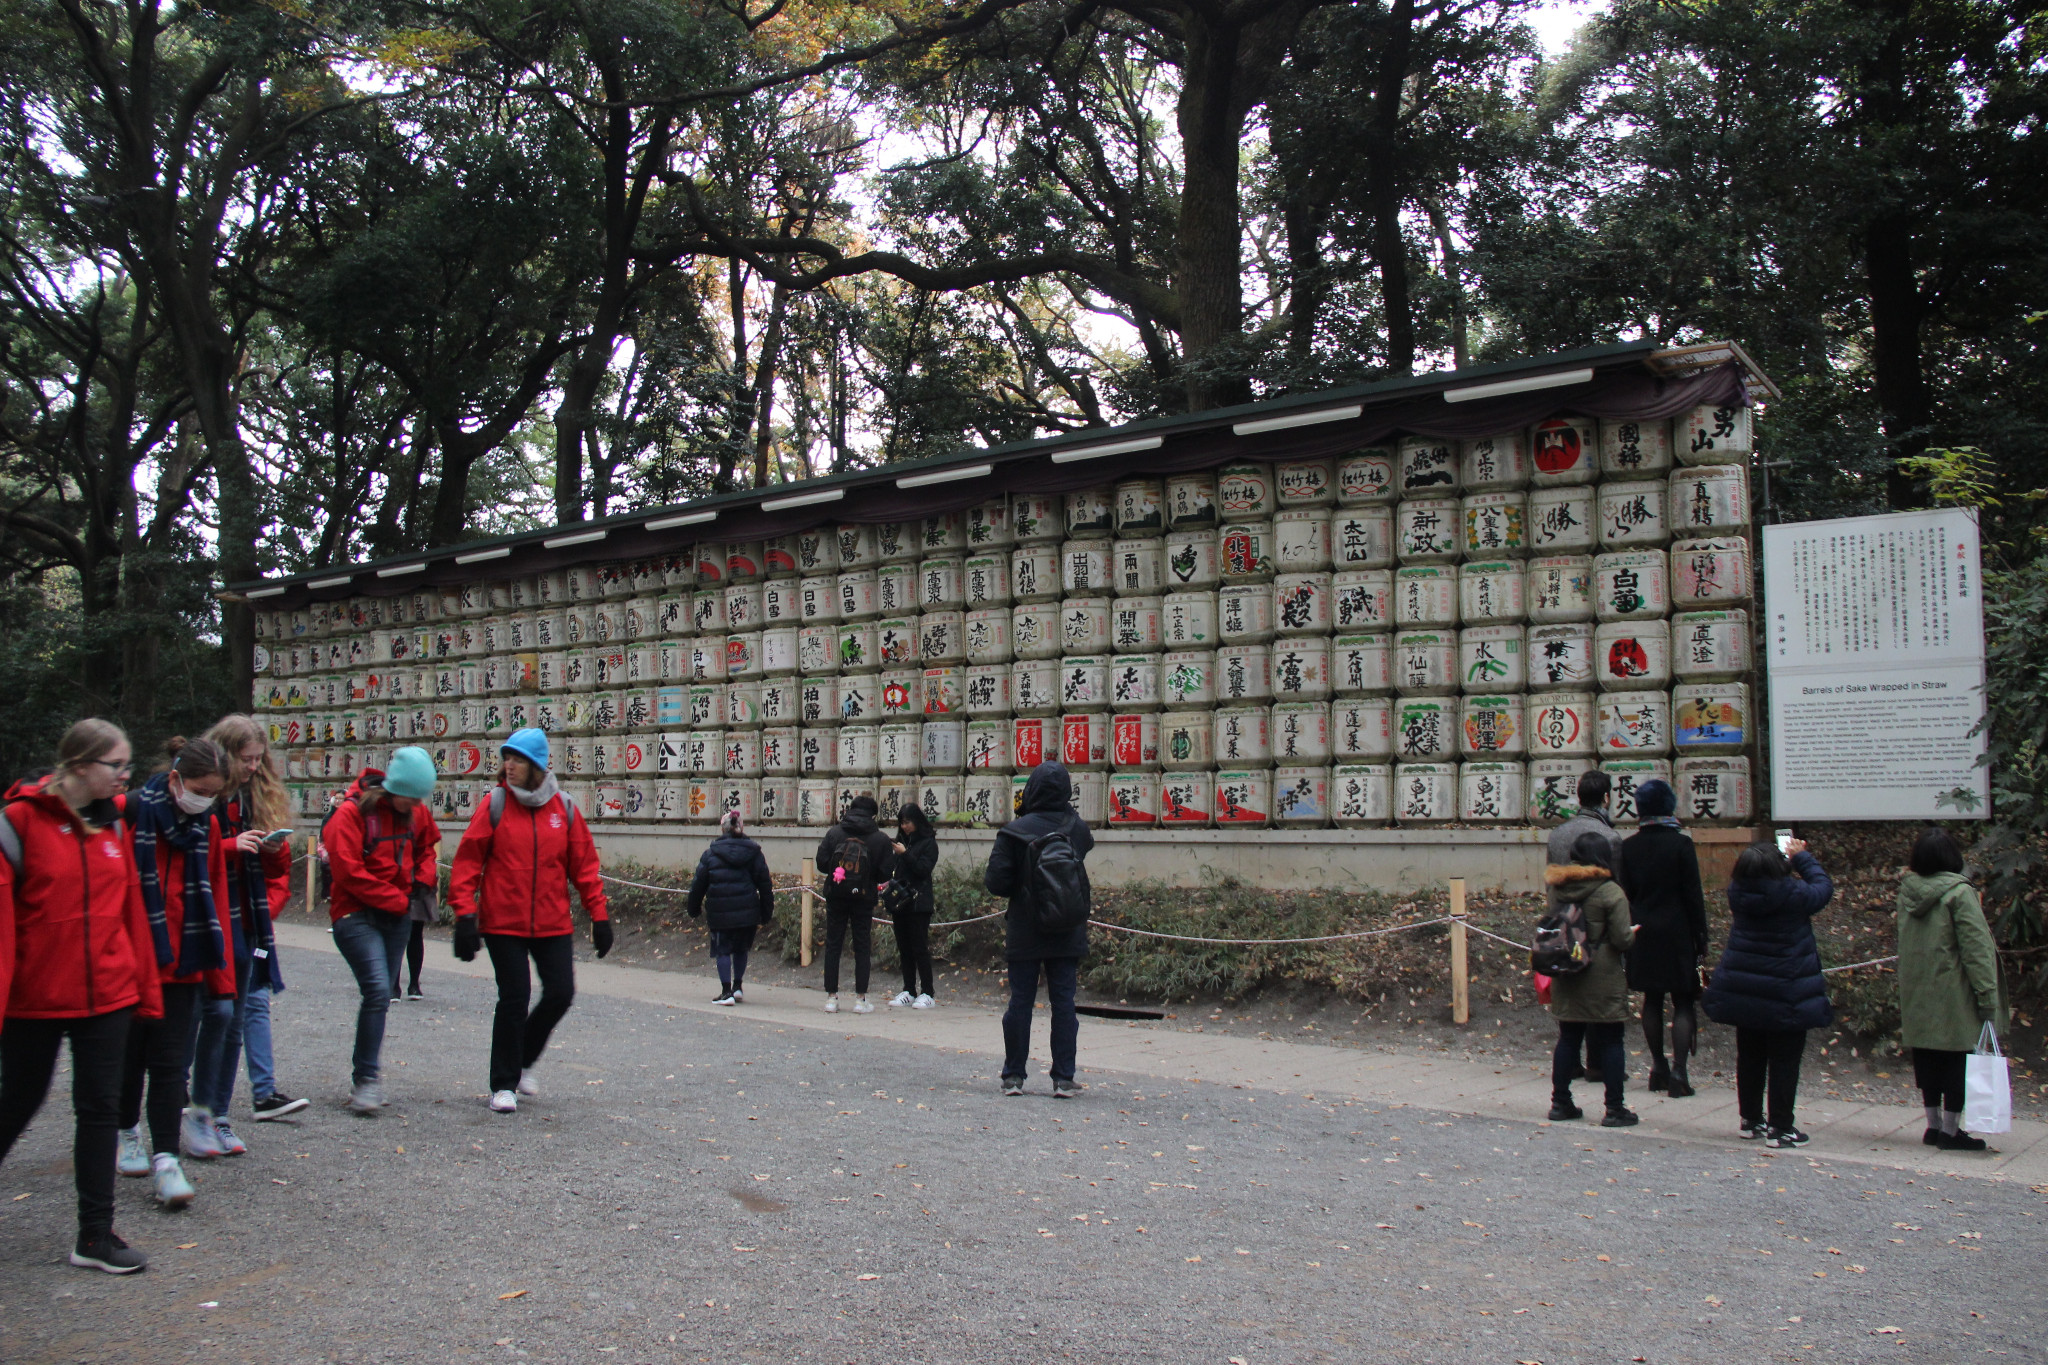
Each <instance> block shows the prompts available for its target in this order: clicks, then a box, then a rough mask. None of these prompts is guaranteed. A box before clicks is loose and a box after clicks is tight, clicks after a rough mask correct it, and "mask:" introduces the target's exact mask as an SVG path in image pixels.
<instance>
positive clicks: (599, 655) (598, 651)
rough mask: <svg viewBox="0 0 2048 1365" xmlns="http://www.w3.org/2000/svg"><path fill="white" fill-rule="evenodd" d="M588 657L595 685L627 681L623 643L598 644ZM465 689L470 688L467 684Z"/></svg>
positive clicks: (624, 682)
mask: <svg viewBox="0 0 2048 1365" xmlns="http://www.w3.org/2000/svg"><path fill="white" fill-rule="evenodd" d="M590 658H591V661H592V662H593V663H595V664H596V666H597V685H598V686H599V687H600V688H608V687H610V688H616V687H623V686H624V685H625V684H626V683H627V682H628V681H629V679H628V677H627V673H628V669H627V666H626V647H625V646H624V645H622V644H609V645H599V646H598V647H597V648H595V649H593V650H591V651H590ZM465 690H470V689H468V686H467V684H465Z"/></svg>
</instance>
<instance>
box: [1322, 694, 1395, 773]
mask: <svg viewBox="0 0 2048 1365" xmlns="http://www.w3.org/2000/svg"><path fill="white" fill-rule="evenodd" d="M1394 706H1395V702H1394V701H1393V700H1392V699H1391V698H1388V697H1345V698H1342V699H1340V700H1338V701H1335V702H1332V703H1331V705H1330V752H1331V756H1332V757H1333V758H1335V759H1336V760H1337V761H1338V762H1340V763H1349V762H1354V761H1356V760H1359V759H1367V758H1387V757H1389V756H1390V755H1391V754H1392V753H1393V752H1394Z"/></svg>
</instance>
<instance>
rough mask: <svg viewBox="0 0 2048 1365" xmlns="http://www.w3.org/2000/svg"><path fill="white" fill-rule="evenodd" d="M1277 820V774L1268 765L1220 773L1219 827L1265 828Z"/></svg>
mask: <svg viewBox="0 0 2048 1365" xmlns="http://www.w3.org/2000/svg"><path fill="white" fill-rule="evenodd" d="M1272 823H1273V774H1272V773H1271V772H1270V771H1268V770H1266V769H1264V768H1236V769H1224V770H1221V771H1219V772H1218V773H1217V774H1216V827H1217V828H1218V829H1226V828H1228V829H1264V828H1265V827H1266V826H1268V825H1270V824H1272Z"/></svg>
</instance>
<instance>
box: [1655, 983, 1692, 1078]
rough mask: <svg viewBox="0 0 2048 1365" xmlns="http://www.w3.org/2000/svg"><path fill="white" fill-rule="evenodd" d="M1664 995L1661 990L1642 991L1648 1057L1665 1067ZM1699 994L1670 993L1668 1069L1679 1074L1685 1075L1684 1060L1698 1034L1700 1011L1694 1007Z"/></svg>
mask: <svg viewBox="0 0 2048 1365" xmlns="http://www.w3.org/2000/svg"><path fill="white" fill-rule="evenodd" d="M1664 995H1665V992H1663V991H1644V992H1643V1041H1644V1042H1645V1043H1647V1044H1649V1047H1650V1060H1652V1061H1653V1062H1655V1063H1656V1064H1657V1065H1658V1066H1660V1067H1661V1066H1664V1065H1665V1061H1664ZM1698 998H1699V997H1698V996H1693V995H1679V994H1677V993H1676V992H1673V993H1672V994H1671V1062H1670V1070H1671V1071H1672V1072H1673V1073H1674V1074H1675V1075H1678V1076H1681V1077H1682V1076H1685V1075H1686V1068H1685V1063H1686V1059H1687V1058H1689V1057H1691V1056H1692V1054H1693V1045H1694V1042H1695V1041H1696V1040H1697V1039H1698V1037H1699V1030H1700V1020H1699V1012H1698V1011H1697V1010H1696V1009H1694V1007H1693V1006H1694V1002H1695V1001H1696V1000H1698Z"/></svg>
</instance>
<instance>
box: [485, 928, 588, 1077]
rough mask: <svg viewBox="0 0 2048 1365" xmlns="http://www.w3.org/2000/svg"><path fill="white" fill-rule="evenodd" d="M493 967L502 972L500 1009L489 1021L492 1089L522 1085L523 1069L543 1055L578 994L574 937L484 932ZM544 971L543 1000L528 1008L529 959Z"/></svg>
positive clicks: (531, 993)
mask: <svg viewBox="0 0 2048 1365" xmlns="http://www.w3.org/2000/svg"><path fill="white" fill-rule="evenodd" d="M484 947H485V949H487V950H488V951H489V952H490V955H491V970H492V971H494V972H496V973H497V976H498V1012H497V1014H496V1015H495V1016H493V1017H492V1020H491V1092H492V1093H493V1094H496V1093H497V1092H498V1091H500V1090H510V1089H511V1088H512V1087H513V1086H515V1085H518V1084H519V1073H520V1072H521V1071H523V1070H525V1069H526V1068H527V1067H529V1066H532V1065H533V1064H534V1063H535V1062H537V1061H539V1060H540V1054H541V1051H542V1050H543V1049H544V1048H546V1047H547V1045H548V1035H549V1034H550V1033H552V1032H554V1029H555V1025H556V1024H559V1023H561V1022H562V1016H563V1015H565V1014H567V1013H568V1012H569V1004H570V1002H571V1001H573V1000H574V999H575V998H576V953H575V936H574V935H572V934H551V935H549V936H548V937H546V938H522V937H520V936H519V935H517V934H485V935H484ZM528 957H531V958H532V959H533V969H534V971H535V972H538V973H539V974H540V1003H539V1004H537V1005H535V1006H534V1007H533V1012H532V1013H531V1014H529V1013H527V1009H526V1004H527V1001H528V1000H529V999H530V998H531V997H532V995H533V977H532V976H531V975H530V974H529V973H528V972H527V970H526V959H527V958H528Z"/></svg>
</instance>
